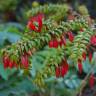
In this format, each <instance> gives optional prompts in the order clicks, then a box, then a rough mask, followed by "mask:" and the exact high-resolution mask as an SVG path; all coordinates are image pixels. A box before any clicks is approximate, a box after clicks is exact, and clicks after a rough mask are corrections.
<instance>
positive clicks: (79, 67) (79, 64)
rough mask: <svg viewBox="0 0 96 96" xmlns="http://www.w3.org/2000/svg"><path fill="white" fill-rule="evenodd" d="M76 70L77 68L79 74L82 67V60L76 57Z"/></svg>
mask: <svg viewBox="0 0 96 96" xmlns="http://www.w3.org/2000/svg"><path fill="white" fill-rule="evenodd" d="M78 70H79V73H80V74H81V73H82V71H83V68H82V61H81V60H80V59H78Z"/></svg>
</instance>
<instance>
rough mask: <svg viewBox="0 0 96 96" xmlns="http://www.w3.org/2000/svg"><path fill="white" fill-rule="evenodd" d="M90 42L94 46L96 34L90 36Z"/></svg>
mask: <svg viewBox="0 0 96 96" xmlns="http://www.w3.org/2000/svg"><path fill="white" fill-rule="evenodd" d="M90 43H91V44H92V45H93V46H96V35H95V36H92V37H91V39H90Z"/></svg>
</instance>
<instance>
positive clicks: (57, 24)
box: [0, 4, 96, 96]
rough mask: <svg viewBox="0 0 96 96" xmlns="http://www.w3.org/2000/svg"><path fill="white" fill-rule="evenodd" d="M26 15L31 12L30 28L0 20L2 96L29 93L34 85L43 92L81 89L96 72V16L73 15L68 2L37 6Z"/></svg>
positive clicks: (43, 93)
mask: <svg viewBox="0 0 96 96" xmlns="http://www.w3.org/2000/svg"><path fill="white" fill-rule="evenodd" d="M27 15H28V18H29V17H31V18H30V20H29V21H28V24H27V27H25V28H24V27H23V26H21V25H20V24H13V23H12V24H7V25H6V29H4V27H5V25H1V26H0V31H1V32H0V34H1V35H2V38H0V39H1V42H0V45H1V48H2V49H1V50H0V56H1V58H0V59H1V65H0V69H2V70H0V75H1V77H2V78H1V82H3V81H2V80H3V79H4V80H5V82H4V83H5V84H2V86H1V89H0V90H1V92H0V94H1V96H8V95H9V96H11V95H13V96H15V95H16V96H21V94H23V95H29V94H30V93H31V91H32V92H33V93H34V92H35V93H36V92H38V91H41V92H42V93H41V94H42V96H43V95H46V93H47V94H48V96H49V95H50V96H51V95H52V96H58V94H59V95H60V96H62V95H64V94H66V96H70V94H71V95H73V96H74V95H76V94H77V93H78V92H79V91H80V88H82V79H84V80H85V79H86V76H87V77H90V74H95V73H96V71H95V67H96V66H95V58H96V52H95V51H96V48H95V47H96V46H95V43H94V42H95V39H92V37H93V36H94V35H96V30H95V27H94V22H89V21H88V19H87V17H86V16H84V17H83V16H81V15H76V16H75V14H71V15H70V8H69V6H68V5H58V4H57V5H54V4H49V5H44V6H38V7H36V8H32V9H31V10H29V12H28V13H27ZM88 18H89V17H88ZM39 29H40V30H39ZM1 35H0V36H1ZM91 40H93V41H91ZM5 42H6V43H5ZM91 42H93V43H91ZM5 45H6V47H5ZM3 65H4V67H3ZM89 70H90V72H89ZM78 74H79V75H78ZM82 74H85V76H83V78H80V77H79V76H82ZM14 75H15V76H14ZM13 76H14V77H13ZM10 77H12V78H10ZM93 77H94V76H93ZM14 78H15V79H14ZM18 78H19V79H18ZM88 79H89V78H87V80H88ZM93 79H94V78H93ZM93 79H92V80H91V81H92V82H93ZM11 80H12V81H11ZM87 80H86V82H87ZM7 82H8V84H7ZM14 82H15V83H14ZM92 82H91V85H92V84H93V83H94V82H93V83H92ZM34 84H35V85H37V86H38V87H39V88H38V87H37V86H35V85H34ZM25 85H26V86H27V87H26V88H25ZM30 85H31V86H30ZM3 89H4V90H3ZM20 89H22V90H20ZM29 89H30V90H29ZM73 89H74V90H75V91H73ZM2 90H3V91H2ZM55 90H57V92H56V91H55ZM48 91H49V92H48Z"/></svg>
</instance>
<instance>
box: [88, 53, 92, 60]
mask: <svg viewBox="0 0 96 96" xmlns="http://www.w3.org/2000/svg"><path fill="white" fill-rule="evenodd" d="M88 57H89V61H90V62H91V61H92V57H93V56H92V53H91V52H89V56H88Z"/></svg>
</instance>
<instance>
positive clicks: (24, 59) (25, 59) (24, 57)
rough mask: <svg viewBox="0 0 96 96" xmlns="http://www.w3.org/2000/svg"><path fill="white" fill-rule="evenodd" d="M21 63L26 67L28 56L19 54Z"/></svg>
mask: <svg viewBox="0 0 96 96" xmlns="http://www.w3.org/2000/svg"><path fill="white" fill-rule="evenodd" d="M21 63H22V65H23V67H24V68H28V66H29V60H28V56H27V55H23V56H21Z"/></svg>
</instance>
